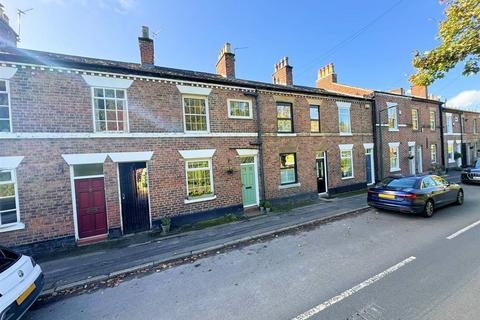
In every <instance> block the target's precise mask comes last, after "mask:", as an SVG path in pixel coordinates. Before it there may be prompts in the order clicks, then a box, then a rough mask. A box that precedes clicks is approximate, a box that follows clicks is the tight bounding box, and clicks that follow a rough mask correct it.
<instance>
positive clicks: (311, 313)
mask: <svg viewBox="0 0 480 320" xmlns="http://www.w3.org/2000/svg"><path fill="white" fill-rule="evenodd" d="M415 259H416V258H415V257H413V256H412V257H410V258H407V259H405V260H403V261H402V262H399V263H397V264H396V265H394V266H392V267H390V268H388V269H387V270H385V271H383V272H381V273H379V274H377V275H376V276H373V277H371V278H370V279H368V280H366V281H364V282H362V283H360V284H357V285H356V286H355V287H353V288H351V289H348V290H346V291H344V292H342V293H340V294H339V295H337V296H335V297H333V298H331V299H329V300H327V301H325V302H324V303H322V304H319V305H318V306H315V307H313V308H312V309H310V310H308V311H306V312H304V313H302V314H301V315H298V316H296V317H295V318H293V319H292V320H306V319H309V318H311V317H313V316H314V315H316V314H317V313H319V312H321V311H323V310H325V309H327V308H328V307H330V306H332V305H334V304H335V303H337V302H340V301H342V300H343V299H345V298H348V297H349V296H351V295H353V294H354V293H356V292H358V291H360V290H362V289H364V288H366V287H368V286H369V285H371V284H373V283H375V282H377V281H378V280H380V279H382V278H384V277H386V276H387V275H389V274H390V273H392V272H395V271H396V270H398V269H400V268H401V267H403V266H405V265H406V264H408V263H410V262H412V261H413V260H415Z"/></svg>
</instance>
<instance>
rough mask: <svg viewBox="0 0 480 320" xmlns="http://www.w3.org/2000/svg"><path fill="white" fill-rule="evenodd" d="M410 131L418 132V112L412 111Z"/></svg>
mask: <svg viewBox="0 0 480 320" xmlns="http://www.w3.org/2000/svg"><path fill="white" fill-rule="evenodd" d="M412 129H413V130H418V110H417V109H412Z"/></svg>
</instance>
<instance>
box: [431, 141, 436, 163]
mask: <svg viewBox="0 0 480 320" xmlns="http://www.w3.org/2000/svg"><path fill="white" fill-rule="evenodd" d="M430 159H431V161H432V163H437V145H436V144H431V145H430Z"/></svg>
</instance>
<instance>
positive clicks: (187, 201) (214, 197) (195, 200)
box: [184, 196, 217, 204]
mask: <svg viewBox="0 0 480 320" xmlns="http://www.w3.org/2000/svg"><path fill="white" fill-rule="evenodd" d="M215 199H217V196H211V197H205V198H198V199H185V201H184V202H185V204H189V203H197V202H203V201H210V200H215Z"/></svg>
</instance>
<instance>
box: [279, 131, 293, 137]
mask: <svg viewBox="0 0 480 320" xmlns="http://www.w3.org/2000/svg"><path fill="white" fill-rule="evenodd" d="M296 136H297V134H296V133H288V132H285V133H282V132H277V137H296Z"/></svg>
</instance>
